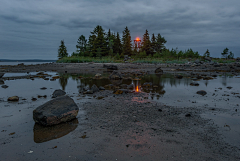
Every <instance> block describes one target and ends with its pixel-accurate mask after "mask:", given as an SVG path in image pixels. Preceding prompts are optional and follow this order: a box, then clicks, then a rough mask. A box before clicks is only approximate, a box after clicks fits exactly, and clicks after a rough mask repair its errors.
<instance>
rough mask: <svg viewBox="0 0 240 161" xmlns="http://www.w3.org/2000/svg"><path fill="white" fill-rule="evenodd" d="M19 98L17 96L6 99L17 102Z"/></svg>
mask: <svg viewBox="0 0 240 161" xmlns="http://www.w3.org/2000/svg"><path fill="white" fill-rule="evenodd" d="M18 100H19V97H18V96H12V97H9V98H8V101H18Z"/></svg>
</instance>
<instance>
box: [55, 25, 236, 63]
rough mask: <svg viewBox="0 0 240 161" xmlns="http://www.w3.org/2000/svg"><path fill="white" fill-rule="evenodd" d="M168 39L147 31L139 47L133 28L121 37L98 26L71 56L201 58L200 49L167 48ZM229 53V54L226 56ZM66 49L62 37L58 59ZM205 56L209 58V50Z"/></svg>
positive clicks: (126, 30) (79, 42) (124, 32)
mask: <svg viewBox="0 0 240 161" xmlns="http://www.w3.org/2000/svg"><path fill="white" fill-rule="evenodd" d="M166 43H167V41H166V39H165V38H164V37H163V36H161V34H160V33H158V34H157V35H156V36H155V34H154V33H153V34H152V36H151V39H150V35H149V33H148V30H146V31H145V33H144V35H143V38H142V42H141V45H140V48H139V47H137V45H134V44H133V43H132V39H131V34H130V30H129V29H128V27H125V29H124V31H123V32H122V37H120V35H119V32H117V33H115V32H111V30H110V29H109V30H108V32H105V31H104V29H103V28H102V26H100V25H97V26H96V27H95V28H94V29H93V31H91V32H90V35H89V38H88V39H86V37H85V36H84V35H81V36H79V38H78V40H77V45H76V52H73V53H72V54H71V56H84V57H98V58H101V57H105V56H110V57H114V58H116V59H120V58H122V57H124V55H128V56H132V57H137V58H146V57H154V58H161V57H172V58H177V59H179V58H198V57H199V56H200V55H199V53H198V52H194V51H193V50H192V49H191V48H190V49H188V50H185V51H178V49H177V48H176V49H171V50H169V49H166V47H165V44H166ZM226 55H227V56H226ZM67 56H68V53H67V48H66V46H65V44H64V40H61V45H60V46H59V49H58V58H59V59H61V58H63V57H67ZM204 56H206V57H209V56H210V52H209V50H207V51H206V52H205V53H204ZM222 56H225V57H227V58H233V56H234V54H233V53H232V52H230V54H228V49H227V48H226V49H225V50H224V51H223V53H222Z"/></svg>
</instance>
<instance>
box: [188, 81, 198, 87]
mask: <svg viewBox="0 0 240 161" xmlns="http://www.w3.org/2000/svg"><path fill="white" fill-rule="evenodd" d="M190 86H199V84H198V83H197V82H192V83H190Z"/></svg>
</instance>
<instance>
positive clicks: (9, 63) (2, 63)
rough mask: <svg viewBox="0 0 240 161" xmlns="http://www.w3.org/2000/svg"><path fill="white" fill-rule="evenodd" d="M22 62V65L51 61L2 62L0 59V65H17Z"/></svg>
mask: <svg viewBox="0 0 240 161" xmlns="http://www.w3.org/2000/svg"><path fill="white" fill-rule="evenodd" d="M22 63H23V64H24V65H34V64H45V63H52V62H21V61H16V62H2V61H0V65H18V64H22Z"/></svg>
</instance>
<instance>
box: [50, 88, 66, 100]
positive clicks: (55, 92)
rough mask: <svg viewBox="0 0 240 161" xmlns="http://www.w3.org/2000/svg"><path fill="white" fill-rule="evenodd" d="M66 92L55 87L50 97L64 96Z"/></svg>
mask: <svg viewBox="0 0 240 161" xmlns="http://www.w3.org/2000/svg"><path fill="white" fill-rule="evenodd" d="M65 94H66V92H65V91H63V90H61V89H57V90H55V91H54V92H53V94H52V95H53V96H52V98H56V97H59V96H64V95H65Z"/></svg>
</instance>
